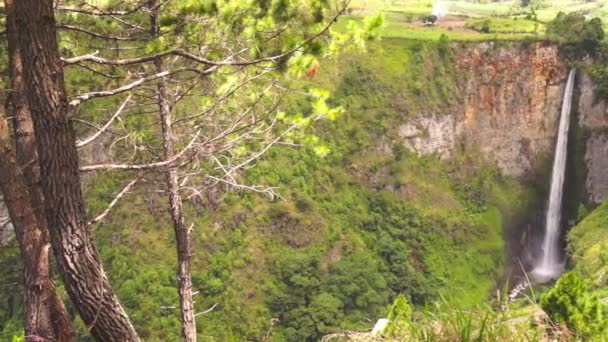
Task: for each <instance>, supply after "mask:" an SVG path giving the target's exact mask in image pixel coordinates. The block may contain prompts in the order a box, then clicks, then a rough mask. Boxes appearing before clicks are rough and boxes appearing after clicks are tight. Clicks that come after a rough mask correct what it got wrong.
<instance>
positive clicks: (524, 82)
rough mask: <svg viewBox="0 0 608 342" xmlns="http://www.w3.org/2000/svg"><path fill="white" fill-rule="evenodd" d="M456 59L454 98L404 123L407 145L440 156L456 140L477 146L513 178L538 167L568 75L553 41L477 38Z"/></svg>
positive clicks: (552, 137)
mask: <svg viewBox="0 0 608 342" xmlns="http://www.w3.org/2000/svg"><path fill="white" fill-rule="evenodd" d="M456 60H457V63H456V66H455V68H457V70H458V73H457V75H458V79H457V80H456V81H457V83H458V86H459V88H460V89H461V94H462V97H461V99H460V101H459V105H458V106H457V107H456V108H454V111H453V112H452V113H424V114H421V115H420V116H419V117H418V118H417V119H416V120H413V121H410V122H408V123H406V124H403V125H402V126H401V127H400V129H399V132H400V136H401V137H402V138H403V139H404V143H405V145H406V146H408V147H409V148H410V149H412V150H414V151H416V152H417V153H419V154H431V153H437V154H439V155H440V156H441V157H448V156H450V154H451V151H452V150H453V149H454V148H455V147H457V146H459V147H462V148H464V149H470V150H476V151H481V152H482V153H484V154H486V155H488V156H491V157H493V158H494V160H495V161H496V163H497V165H498V167H499V168H500V169H501V170H502V172H503V173H504V174H507V175H510V176H515V177H524V176H526V175H528V174H530V173H532V172H533V171H534V170H537V169H538V168H539V167H540V165H541V163H542V160H543V159H544V158H546V157H547V156H548V155H550V153H551V151H552V148H553V145H554V140H555V135H556V131H557V124H558V118H559V109H560V106H561V101H562V93H563V89H564V85H565V81H566V76H567V70H566V66H565V64H564V62H563V60H562V59H561V58H560V57H559V53H558V49H557V47H556V46H555V45H552V44H545V43H537V44H533V45H531V46H529V47H525V48H522V47H521V46H519V45H513V46H504V47H496V46H495V45H494V44H492V43H482V44H478V45H476V46H473V47H467V48H464V49H459V53H458V55H457V56H456Z"/></svg>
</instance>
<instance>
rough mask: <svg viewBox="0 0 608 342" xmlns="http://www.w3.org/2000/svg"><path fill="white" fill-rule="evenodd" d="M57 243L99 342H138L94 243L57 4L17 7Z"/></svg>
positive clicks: (24, 1)
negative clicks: (56, 16)
mask: <svg viewBox="0 0 608 342" xmlns="http://www.w3.org/2000/svg"><path fill="white" fill-rule="evenodd" d="M15 20H16V22H17V27H18V29H19V45H20V48H21V51H22V57H23V58H22V61H23V70H24V82H25V84H26V92H27V99H28V104H29V107H30V110H31V113H32V119H33V122H34V128H35V130H34V131H35V138H36V141H37V151H38V157H39V165H40V175H41V180H42V182H41V185H42V190H43V195H44V199H45V201H44V202H45V206H44V207H45V213H46V218H47V222H48V227H49V232H50V238H51V244H52V247H53V252H54V254H55V257H56V259H57V264H58V267H59V271H60V273H61V276H62V278H63V282H64V284H65V287H66V289H67V292H68V294H69V296H70V299H71V301H72V303H73V304H74V306H75V307H76V309H77V310H78V312H79V314H80V317H81V318H82V320H83V321H84V323H85V325H86V326H87V328H88V329H89V330H90V332H91V335H92V336H93V337H94V338H95V339H96V340H97V341H121V342H122V341H124V342H127V341H139V338H138V336H137V333H136V332H135V329H134V328H133V325H132V324H131V322H130V320H129V318H128V317H127V314H126V313H125V311H124V309H123V308H122V306H121V305H120V303H119V302H118V299H117V298H116V296H115V295H114V293H113V291H112V288H111V286H110V283H109V281H108V279H107V277H106V275H105V273H104V271H103V268H102V265H101V262H100V260H99V255H98V253H97V250H96V249H95V246H94V245H93V242H92V240H91V234H90V227H89V226H88V223H87V222H88V221H87V217H86V210H85V203H84V197H83V194H82V189H81V186H80V175H79V171H78V152H77V150H76V136H75V132H74V129H73V127H72V125H71V123H70V121H69V119H68V111H69V107H68V101H67V95H66V90H65V84H64V79H63V65H62V62H61V59H60V56H59V51H58V47H57V37H56V28H55V19H54V16H53V1H52V0H19V1H17V2H16V3H15Z"/></svg>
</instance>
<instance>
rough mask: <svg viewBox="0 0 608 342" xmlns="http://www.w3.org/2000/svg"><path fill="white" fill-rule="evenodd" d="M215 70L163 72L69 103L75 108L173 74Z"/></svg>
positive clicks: (181, 69)
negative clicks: (89, 101) (95, 99)
mask: <svg viewBox="0 0 608 342" xmlns="http://www.w3.org/2000/svg"><path fill="white" fill-rule="evenodd" d="M216 69H217V67H211V68H208V69H205V70H202V71H201V70H198V69H194V68H180V69H177V70H173V71H163V72H159V73H156V74H154V75H150V76H147V77H142V78H140V79H139V80H137V81H134V82H131V83H129V84H126V85H124V86H122V87H119V88H116V89H111V90H101V91H94V92H90V93H85V94H81V95H78V96H76V97H75V98H74V99H73V100H72V101H70V106H71V107H77V106H78V105H80V104H81V103H82V102H85V101H88V100H90V99H94V98H98V97H107V96H113V95H117V94H120V93H124V92H126V91H129V90H132V89H134V88H137V87H139V86H140V85H142V84H144V83H146V82H150V81H153V80H156V79H158V78H161V77H166V76H170V75H173V74H177V73H180V72H185V71H190V72H195V73H197V74H199V75H201V76H205V75H209V74H211V73H213V72H214V71H215V70H216Z"/></svg>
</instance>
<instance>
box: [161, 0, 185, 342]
mask: <svg viewBox="0 0 608 342" xmlns="http://www.w3.org/2000/svg"><path fill="white" fill-rule="evenodd" d="M149 9H150V26H151V34H152V36H153V37H158V35H159V26H158V7H157V4H156V1H155V0H151V1H150V2H149ZM154 65H155V66H156V72H157V73H161V72H164V71H165V66H164V63H163V60H162V58H157V59H156V60H155V61H154ZM168 96H169V95H168V92H167V83H166V79H165V78H164V77H163V78H161V79H160V81H159V82H158V83H157V88H156V98H157V102H158V110H159V115H160V126H161V138H162V142H163V157H164V159H165V160H170V159H171V158H173V157H174V155H175V149H174V146H173V139H174V137H173V132H172V129H171V120H172V119H171V108H170V105H169V100H168ZM164 173H165V183H166V187H167V192H168V194H169V212H170V214H171V221H172V223H173V230H174V232H175V241H176V244H177V285H178V292H179V300H180V312H181V322H182V339H183V340H184V341H186V342H195V341H196V321H195V320H194V302H193V299H192V270H191V260H190V259H191V258H190V253H191V248H190V230H189V229H188V227H186V223H185V219H184V210H183V202H182V198H181V196H180V195H179V183H178V173H177V168H176V167H175V166H174V165H169V167H168V168H167V170H166V171H165V172H164Z"/></svg>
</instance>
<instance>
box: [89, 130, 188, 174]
mask: <svg viewBox="0 0 608 342" xmlns="http://www.w3.org/2000/svg"><path fill="white" fill-rule="evenodd" d="M199 135H200V131H198V132H196V134H195V135H194V137H193V138H192V139H191V140H190V142H189V143H188V145H187V146H186V147H184V149H183V150H181V151H180V152H179V153H178V154H176V155H175V156H173V158H170V159H167V160H163V161H159V162H154V163H148V164H98V165H88V166H83V167H81V168H80V171H82V172H89V171H98V170H123V171H125V170H150V169H155V168H163V167H169V166H171V165H173V164H174V163H175V162H176V161H178V160H179V159H180V158H181V157H183V156H184V155H185V154H186V153H187V152H188V151H190V150H191V149H192V147H193V146H194V142H195V141H196V140H197V139H198V137H199Z"/></svg>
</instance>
